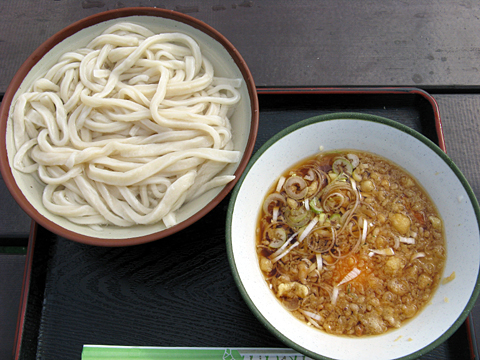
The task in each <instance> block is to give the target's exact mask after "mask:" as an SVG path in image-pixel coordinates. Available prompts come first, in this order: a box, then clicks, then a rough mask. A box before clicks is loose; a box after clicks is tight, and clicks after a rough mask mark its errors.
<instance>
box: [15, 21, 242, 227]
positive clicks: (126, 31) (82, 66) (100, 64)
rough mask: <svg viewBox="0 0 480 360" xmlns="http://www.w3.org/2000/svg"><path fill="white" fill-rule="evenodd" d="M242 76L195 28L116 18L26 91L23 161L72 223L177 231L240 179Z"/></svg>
mask: <svg viewBox="0 0 480 360" xmlns="http://www.w3.org/2000/svg"><path fill="white" fill-rule="evenodd" d="M241 81H242V80H241V79H227V78H218V77H215V76H214V71H213V68H212V65H211V63H210V62H209V61H208V60H207V58H205V56H204V55H202V53H201V51H200V47H199V45H198V44H197V43H196V42H195V40H193V39H192V38H191V37H189V36H187V35H185V34H181V33H163V34H154V33H152V32H151V31H150V30H148V29H146V28H144V27H142V26H139V25H136V24H131V23H120V24H116V25H114V26H112V27H110V28H108V29H107V30H106V31H105V32H104V33H103V34H102V35H100V36H98V37H97V38H95V39H93V40H92V41H91V42H90V43H89V44H88V45H87V46H86V47H85V48H82V49H80V50H78V51H75V52H69V53H66V54H64V55H63V56H62V57H61V58H60V59H59V60H58V62H57V63H56V64H55V65H54V66H53V67H52V68H51V70H49V71H48V72H47V73H46V74H45V75H44V76H43V77H42V78H40V79H38V80H36V81H35V82H34V84H33V85H32V87H31V89H29V90H28V91H27V92H26V93H24V94H22V95H20V96H19V97H18V99H17V102H16V104H15V108H14V113H13V120H14V123H13V125H14V126H13V127H14V142H15V147H16V150H17V152H16V154H15V156H14V159H13V166H14V168H15V169H17V170H19V171H21V172H24V173H32V174H33V175H34V176H38V177H39V179H40V180H41V181H42V182H44V183H45V184H46V186H45V189H44V192H43V198H42V200H43V204H44V206H45V208H46V209H47V210H49V211H50V212H52V213H54V214H57V215H60V216H64V217H66V218H67V219H69V220H70V221H72V222H73V223H77V224H87V225H90V226H92V227H94V228H99V227H98V225H104V224H114V225H117V226H122V227H125V226H131V225H134V224H153V223H157V222H159V221H163V222H164V224H165V226H167V227H169V226H172V225H174V224H176V217H175V211H176V210H178V209H179V208H180V206H182V204H184V203H186V202H188V201H190V200H192V199H194V198H196V197H198V196H200V195H201V194H203V193H204V192H206V191H208V190H209V189H211V188H214V187H218V186H223V185H225V184H227V183H228V182H230V181H232V180H233V179H234V176H233V175H232V176H230V175H223V176H222V175H219V172H220V171H221V170H222V169H223V168H224V167H225V166H226V165H227V164H228V163H235V162H238V161H239V159H240V153H239V152H238V151H234V150H233V143H232V134H231V126H230V121H229V116H230V115H231V112H232V111H233V108H234V105H235V104H236V103H237V102H238V101H239V100H240V93H239V91H238V90H237V89H238V87H240V85H241Z"/></svg>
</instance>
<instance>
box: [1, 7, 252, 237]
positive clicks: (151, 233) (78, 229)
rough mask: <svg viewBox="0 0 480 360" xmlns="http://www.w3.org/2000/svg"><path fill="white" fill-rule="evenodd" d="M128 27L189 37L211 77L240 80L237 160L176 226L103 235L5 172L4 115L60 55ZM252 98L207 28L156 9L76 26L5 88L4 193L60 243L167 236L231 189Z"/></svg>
mask: <svg viewBox="0 0 480 360" xmlns="http://www.w3.org/2000/svg"><path fill="white" fill-rule="evenodd" d="M124 21H130V22H135V23H138V24H140V25H143V26H145V27H147V28H149V29H150V30H152V31H153V32H155V33H160V32H172V31H177V32H183V33H185V34H187V35H190V36H192V37H193V38H194V39H195V40H196V41H197V42H198V43H199V44H200V47H201V48H202V51H203V52H205V53H206V54H207V56H208V58H209V59H210V61H211V62H212V64H213V66H214V70H215V75H216V76H225V77H226V76H229V77H238V78H242V79H243V84H242V87H241V88H240V93H241V96H242V99H241V101H240V103H239V104H237V106H236V108H235V112H234V114H233V115H232V116H231V118H230V121H231V124H232V133H233V137H234V138H233V140H234V144H235V145H234V147H235V150H238V151H240V152H241V154H242V156H241V160H240V161H239V162H238V163H236V164H232V165H229V166H228V167H227V168H226V169H225V170H224V173H225V174H234V175H235V176H236V178H235V180H234V181H232V182H230V183H229V184H227V185H226V186H224V187H221V188H216V189H212V190H210V191H209V192H207V193H205V194H204V195H202V196H200V197H199V198H197V199H195V200H193V201H191V202H189V203H187V204H185V205H183V206H182V208H181V209H179V210H178V213H177V221H178V223H177V225H174V226H172V227H169V228H166V227H165V226H164V225H163V223H157V224H154V225H136V226H131V227H127V228H122V227H117V226H110V225H109V226H106V227H104V229H103V231H96V230H92V229H91V228H90V227H89V226H82V225H76V224H73V223H71V222H70V221H68V220H66V219H64V218H62V217H59V216H55V215H53V214H51V213H50V212H48V211H47V210H46V209H45V207H44V206H43V203H42V193H43V186H42V184H40V183H39V182H38V181H37V180H35V179H34V178H33V177H32V176H31V175H26V174H23V173H21V172H19V171H16V170H14V169H12V167H11V166H10V164H11V162H12V158H13V153H14V147H13V140H12V138H13V136H12V124H11V123H12V121H11V119H10V112H11V108H12V106H13V104H15V101H16V97H17V96H18V94H19V93H21V92H22V91H25V89H27V88H28V87H29V86H30V84H31V83H32V82H33V80H34V79H35V78H36V77H38V76H39V75H41V74H42V73H44V72H46V71H47V70H48V69H50V68H51V66H52V65H53V64H54V63H56V61H57V59H58V57H59V56H60V55H61V54H63V53H65V52H66V51H72V50H75V49H78V48H80V47H81V46H84V45H86V44H87V43H88V42H89V41H90V40H91V39H92V38H94V37H95V36H97V35H98V34H100V33H101V32H102V31H103V30H105V29H106V28H107V27H109V26H111V25H112V24H114V23H117V22H124ZM258 116H259V115H258V98H257V92H256V88H255V83H254V81H253V79H252V76H251V73H250V71H249V69H248V67H247V64H246V63H245V61H244V60H243V58H242V56H241V55H240V54H239V52H238V51H237V50H236V49H235V48H234V46H233V45H232V44H231V43H230V42H229V41H228V40H227V39H226V38H225V37H224V36H223V35H222V34H220V33H219V32H218V31H216V30H215V29H213V28H212V27H210V26H209V25H207V24H205V23H203V22H201V21H199V20H197V19H195V18H193V17H190V16H187V15H184V14H180V13H177V12H174V11H167V10H162V9H157V8H126V9H119V10H112V11H107V12H103V13H99V14H96V15H93V16H90V17H87V18H85V19H83V20H80V21H78V22H76V23H74V24H72V25H70V26H68V27H67V28H65V29H63V30H61V31H60V32H58V33H57V34H55V35H54V36H52V37H51V38H49V39H48V40H47V41H45V43H43V44H42V45H41V46H40V47H39V48H38V49H37V50H35V52H34V53H33V54H32V55H31V56H30V57H29V58H28V59H27V60H26V61H25V63H24V64H23V65H22V66H21V67H20V69H19V70H18V72H17V73H16V75H15V77H14V78H13V80H12V82H11V83H10V86H9V87H8V89H7V91H6V93H5V96H4V97H3V102H2V104H1V107H0V126H1V128H0V132H1V133H2V134H3V135H2V136H1V140H0V141H1V144H0V156H1V157H0V169H1V173H2V176H3V179H4V181H5V183H6V184H7V187H8V189H9V190H10V192H11V193H12V195H13V197H14V198H15V200H16V201H17V202H18V203H19V204H20V206H21V207H22V208H23V210H24V211H25V212H26V213H27V214H28V215H29V216H30V217H32V218H33V219H34V220H35V221H36V222H37V223H38V224H40V225H42V226H43V227H45V228H47V229H48V230H50V231H52V232H53V233H56V234H58V235H60V236H62V237H65V238H68V239H70V240H74V241H77V242H81V243H85V244H91V245H99V246H127V245H135V244H141V243H146V242H150V241H154V240H157V239H160V238H163V237H166V236H169V235H172V234H174V233H176V232H178V231H180V230H182V229H184V228H186V227H187V226H189V225H191V224H192V223H194V222H195V221H197V220H199V219H200V218H202V217H203V216H204V215H206V214H207V213H208V212H209V211H211V210H212V209H213V208H214V207H215V206H216V205H217V204H218V203H219V202H220V201H221V200H222V199H223V198H224V197H225V196H226V195H227V194H228V193H229V192H230V191H231V190H232V188H233V186H234V185H235V183H236V181H237V179H238V178H239V177H240V175H241V174H242V172H243V171H244V169H245V167H246V165H247V162H248V160H249V159H250V156H251V155H252V152H253V148H254V144H255V140H256V136H257V131H258Z"/></svg>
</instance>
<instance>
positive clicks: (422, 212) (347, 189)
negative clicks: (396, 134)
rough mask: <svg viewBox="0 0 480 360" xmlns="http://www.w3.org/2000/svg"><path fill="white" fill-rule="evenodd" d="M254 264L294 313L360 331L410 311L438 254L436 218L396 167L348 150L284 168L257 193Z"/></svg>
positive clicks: (379, 328) (416, 308)
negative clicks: (258, 210)
mask: <svg viewBox="0 0 480 360" xmlns="http://www.w3.org/2000/svg"><path fill="white" fill-rule="evenodd" d="M257 254H258V260H259V265H260V269H261V270H262V273H263V275H264V277H265V280H266V281H267V283H268V285H269V287H270V289H271V290H272V292H273V294H274V295H275V296H276V298H277V299H278V300H279V301H280V302H281V303H282V304H283V306H284V307H285V308H286V309H287V310H288V311H290V312H291V313H292V315H294V316H295V317H297V318H299V319H300V320H302V321H305V322H306V323H307V324H309V325H311V326H314V327H316V328H318V329H321V330H323V331H326V332H327V333H331V334H337V335H352V336H367V335H378V334H382V333H384V332H386V331H388V330H389V329H392V328H398V327H400V326H401V325H402V323H404V322H405V321H407V320H408V319H411V318H412V317H414V316H415V315H417V314H418V313H419V312H420V311H421V310H422V309H423V308H424V307H425V306H426V304H428V302H429V300H430V299H431V297H432V295H433V293H434V291H435V289H436V288H437V286H438V284H439V282H440V280H441V276H442V272H443V268H444V265H445V260H446V247H445V236H444V230H443V223H442V220H441V218H440V216H439V214H438V212H437V210H436V208H435V205H434V204H433V202H432V201H431V199H430V198H429V196H428V194H427V193H426V192H425V190H424V189H423V188H422V186H421V185H420V184H418V183H417V182H416V180H415V179H414V178H413V177H412V176H411V175H410V174H408V173H406V172H405V171H404V170H402V169H401V168H400V167H398V166H397V165H395V164H394V163H392V162H391V161H388V160H387V159H385V158H382V157H380V156H378V155H375V154H372V153H368V152H363V151H361V152H360V151H355V150H342V151H335V152H328V153H320V154H317V155H315V156H313V157H311V158H308V159H306V160H304V161H301V162H300V163H298V164H297V165H296V166H294V167H292V168H290V169H289V170H287V171H286V172H285V173H284V174H283V175H282V176H281V177H280V178H279V179H278V181H277V182H276V183H275V184H274V185H273V187H272V189H271V190H270V191H269V193H268V194H267V196H266V197H265V199H264V202H263V207H262V210H261V214H260V216H259V220H258V225H257Z"/></svg>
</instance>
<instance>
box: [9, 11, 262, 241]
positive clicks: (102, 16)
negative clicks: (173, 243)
mask: <svg viewBox="0 0 480 360" xmlns="http://www.w3.org/2000/svg"><path fill="white" fill-rule="evenodd" d="M130 16H151V17H159V18H165V19H170V20H174V21H178V22H181V23H184V24H186V25H189V26H191V27H193V28H195V29H197V30H199V31H201V32H203V33H205V34H207V35H208V36H210V37H211V38H213V39H214V40H215V41H217V42H218V43H220V44H221V45H222V46H223V47H224V48H225V50H226V51H227V52H228V53H229V55H230V56H231V57H232V59H233V61H234V62H235V64H236V65H237V67H238V68H239V70H240V72H241V74H242V76H243V79H244V81H245V84H246V88H247V92H248V94H249V97H250V107H251V114H250V117H251V120H250V132H249V134H248V141H247V144H246V147H245V152H244V154H243V156H242V158H241V160H240V162H239V163H238V167H237V169H236V171H235V172H234V175H235V179H234V180H232V181H231V182H230V183H228V184H227V185H225V186H224V188H223V189H222V190H221V191H220V192H219V193H218V194H217V195H216V196H215V197H214V198H213V199H212V200H211V201H210V202H209V203H208V204H207V205H206V206H204V207H203V208H202V209H201V210H200V211H198V212H196V213H195V214H193V215H192V216H190V217H189V218H188V219H185V220H184V221H182V222H180V223H178V224H176V225H174V226H172V227H170V228H166V229H165V230H162V231H160V232H154V233H151V234H147V235H142V236H138V237H132V238H125V239H112V238H100V237H93V236H87V235H83V234H79V233H76V232H74V231H71V230H68V229H66V228H64V227H62V226H60V225H58V224H56V223H55V222H53V221H51V220H50V219H48V218H46V217H45V216H43V215H42V214H41V213H40V212H39V211H38V210H37V209H35V207H34V206H33V205H31V204H30V202H29V201H28V200H27V199H26V197H25V195H23V193H22V191H21V190H20V188H19V187H18V185H17V183H16V181H15V178H14V176H13V173H12V170H11V168H10V164H9V161H8V157H7V151H6V128H7V122H8V117H9V111H10V106H11V103H12V100H13V98H14V96H15V94H16V92H17V89H18V88H19V86H20V85H21V83H22V81H23V80H24V78H25V77H26V76H27V74H28V73H29V71H30V70H31V69H32V68H33V67H34V66H35V65H36V64H37V63H38V62H39V61H40V60H41V59H42V58H43V56H44V55H45V54H46V53H48V52H49V51H50V50H51V49H52V48H53V47H54V46H56V45H57V44H59V43H60V42H62V41H63V40H65V39H66V38H68V37H69V36H71V35H73V34H75V33H77V32H79V31H80V30H83V29H85V28H87V27H90V26H93V25H96V24H98V23H101V22H104V21H108V20H114V19H119V18H124V17H130ZM258 109H259V103H258V94H257V89H256V86H255V82H254V80H253V77H252V74H251V72H250V69H249V68H248V66H247V63H246V62H245V60H244V59H243V57H242V56H241V55H240V53H239V52H238V50H237V49H236V48H235V47H234V46H233V44H232V43H231V42H230V41H229V40H228V39H227V38H226V37H225V36H224V35H222V34H221V33H220V32H219V31H217V30H216V29H214V28H213V27H212V26H210V25H208V24H206V23H204V22H203V21H201V20H198V19H196V18H194V17H192V16H190V15H186V14H183V13H179V12H177V11H174V10H166V9H160V8H153V7H128V8H122V9H114V10H108V11H104V12H100V13H97V14H94V15H91V16H88V17H85V18H83V19H80V20H78V21H76V22H74V23H72V24H71V25H69V26H67V27H65V28H64V29H62V30H60V31H58V32H57V33H56V34H54V35H52V36H51V37H50V38H48V39H47V40H46V41H45V42H43V43H42V44H41V45H40V46H39V47H38V48H37V49H36V50H35V51H34V52H33V53H32V54H31V55H30V56H29V57H28V58H27V59H26V60H25V62H24V63H23V64H22V65H21V66H20V68H19V69H18V71H17V72H16V73H15V75H14V77H13V78H12V80H11V82H10V84H9V86H8V88H7V90H6V92H5V94H4V96H3V100H2V102H1V104H0V133H1V134H3V135H2V136H0V147H1V149H2V151H1V153H0V172H1V174H2V177H3V179H4V181H5V184H6V186H7V188H8V190H9V191H10V193H11V194H12V196H13V198H14V199H15V200H16V202H17V203H18V204H19V205H20V207H21V208H22V209H23V211H25V212H26V213H27V214H28V215H29V216H30V217H31V218H32V219H33V220H34V221H35V222H37V223H38V224H40V225H41V226H43V227H45V228H46V229H48V230H50V231H51V232H53V233H55V234H58V235H60V236H61V237H64V238H67V239H70V240H73V241H76V242H79V243H83V244H88V245H97V246H107V247H117V246H131V245H138V244H144V243H147V242H151V241H155V240H159V239H161V238H164V237H167V236H170V235H172V234H174V233H176V232H178V231H180V230H183V229H184V228H186V227H188V226H190V225H191V224H193V223H195V222H196V221H198V220H199V219H201V218H202V217H203V216H205V215H206V214H207V213H209V212H210V211H211V210H212V209H213V208H215V207H216V206H217V205H218V204H219V203H220V202H221V201H222V200H223V199H224V198H225V196H226V195H227V194H228V193H229V192H230V191H231V190H232V189H233V188H234V186H235V184H236V183H237V181H238V180H239V178H240V175H241V174H242V173H243V171H244V170H245V168H246V166H247V164H248V161H249V159H250V157H251V155H252V153H253V149H254V146H255V141H256V137H257V133H258V126H259V110H258Z"/></svg>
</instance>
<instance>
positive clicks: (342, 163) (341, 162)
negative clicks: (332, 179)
mask: <svg viewBox="0 0 480 360" xmlns="http://www.w3.org/2000/svg"><path fill="white" fill-rule="evenodd" d="M332 170H333V171H334V172H335V174H341V173H345V174H349V175H351V174H352V172H353V166H352V163H351V162H350V161H348V160H347V159H344V158H338V159H336V160H335V161H334V162H333V164H332Z"/></svg>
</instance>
